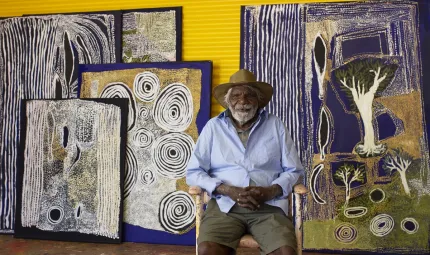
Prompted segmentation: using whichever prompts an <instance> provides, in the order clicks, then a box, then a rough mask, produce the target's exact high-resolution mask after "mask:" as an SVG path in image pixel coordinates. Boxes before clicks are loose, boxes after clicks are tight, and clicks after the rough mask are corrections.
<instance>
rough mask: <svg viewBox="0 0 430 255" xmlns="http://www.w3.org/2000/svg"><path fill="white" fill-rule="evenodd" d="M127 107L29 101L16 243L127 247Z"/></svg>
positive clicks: (105, 102)
mask: <svg viewBox="0 0 430 255" xmlns="http://www.w3.org/2000/svg"><path fill="white" fill-rule="evenodd" d="M127 105H128V104H127V100H126V99H94V100H81V99H65V100H25V101H23V114H22V118H23V119H22V122H21V123H22V129H21V138H22V139H21V141H22V143H21V144H22V146H21V151H20V160H19V172H18V180H19V181H18V185H17V186H18V195H19V196H18V199H17V210H16V211H17V216H16V219H17V221H16V228H15V236H16V237H21V238H37V239H53V240H68V241H81V242H82V241H84V242H91V241H92V242H113V243H119V242H120V241H121V234H122V231H121V227H122V225H121V224H122V220H121V219H122V193H121V191H122V181H121V180H122V179H123V174H124V164H125V143H126V120H127V115H128V113H127V110H128V107H127Z"/></svg>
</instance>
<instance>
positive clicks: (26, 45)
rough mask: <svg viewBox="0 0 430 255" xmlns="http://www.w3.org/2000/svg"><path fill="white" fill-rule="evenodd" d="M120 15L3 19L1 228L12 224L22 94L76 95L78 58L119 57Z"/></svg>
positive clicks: (112, 60)
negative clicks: (117, 25) (117, 27)
mask: <svg viewBox="0 0 430 255" xmlns="http://www.w3.org/2000/svg"><path fill="white" fill-rule="evenodd" d="M117 19H118V17H117V15H115V14H76V15H46V16H34V17H33V16H29V17H20V18H9V19H2V20H0V144H1V145H0V233H11V232H13V229H14V221H15V219H14V215H15V200H16V191H15V182H16V166H15V164H16V160H17V150H18V149H17V147H18V143H19V129H20V124H19V114H20V111H21V106H20V100H21V99H47V98H73V97H76V96H77V92H78V91H77V88H78V65H79V64H80V63H81V64H82V63H87V64H97V63H115V62H116V59H118V57H120V48H119V47H118V46H117V42H118V43H119V42H120V38H119V36H117V35H116V34H117V33H118V32H120V30H118V29H116V27H115V25H116V22H115V20H117ZM117 23H118V24H120V22H119V21H118V22H117ZM119 29H120V26H119Z"/></svg>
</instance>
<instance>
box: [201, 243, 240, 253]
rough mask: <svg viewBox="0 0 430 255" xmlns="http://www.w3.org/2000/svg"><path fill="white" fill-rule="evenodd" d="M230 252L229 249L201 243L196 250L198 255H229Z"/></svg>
mask: <svg viewBox="0 0 430 255" xmlns="http://www.w3.org/2000/svg"><path fill="white" fill-rule="evenodd" d="M232 251H233V249H231V248H230V247H227V246H224V245H221V244H218V243H214V242H201V243H200V244H199V248H198V253H199V255H218V254H219V255H229V254H231V253H232Z"/></svg>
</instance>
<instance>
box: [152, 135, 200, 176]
mask: <svg viewBox="0 0 430 255" xmlns="http://www.w3.org/2000/svg"><path fill="white" fill-rule="evenodd" d="M193 149H194V140H193V138H191V136H189V135H187V134H184V133H169V134H166V135H163V136H161V137H159V138H158V139H157V140H155V141H154V143H153V144H152V147H151V151H152V153H151V159H152V163H153V164H154V165H155V166H156V169H157V173H158V174H159V175H161V176H163V177H166V178H169V179H174V180H176V179H179V178H182V177H184V176H185V173H186V170H187V165H188V161H189V160H190V157H191V153H192V151H193Z"/></svg>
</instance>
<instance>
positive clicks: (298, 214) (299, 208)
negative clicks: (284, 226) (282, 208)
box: [294, 193, 303, 255]
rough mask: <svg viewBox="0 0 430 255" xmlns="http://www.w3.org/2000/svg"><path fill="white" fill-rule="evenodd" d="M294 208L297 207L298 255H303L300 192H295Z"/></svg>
mask: <svg viewBox="0 0 430 255" xmlns="http://www.w3.org/2000/svg"><path fill="white" fill-rule="evenodd" d="M294 203H295V206H294V209H295V223H296V224H295V227H294V228H295V232H296V239H297V255H302V246H303V240H302V197H301V195H300V194H296V193H294Z"/></svg>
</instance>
